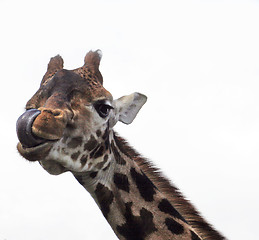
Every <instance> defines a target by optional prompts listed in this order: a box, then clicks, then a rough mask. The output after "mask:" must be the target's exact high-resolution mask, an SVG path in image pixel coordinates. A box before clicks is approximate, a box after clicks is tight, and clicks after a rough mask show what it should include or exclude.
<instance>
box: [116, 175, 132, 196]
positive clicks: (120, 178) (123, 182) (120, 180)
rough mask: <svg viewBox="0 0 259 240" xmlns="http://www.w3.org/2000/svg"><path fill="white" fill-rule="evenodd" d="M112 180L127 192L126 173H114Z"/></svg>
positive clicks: (127, 181)
mask: <svg viewBox="0 0 259 240" xmlns="http://www.w3.org/2000/svg"><path fill="white" fill-rule="evenodd" d="M113 181H114V183H115V185H116V187H117V188H119V189H121V190H123V191H126V192H129V180H128V177H127V176H126V175H124V174H121V173H114V176H113Z"/></svg>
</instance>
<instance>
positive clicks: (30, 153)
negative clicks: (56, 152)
mask: <svg viewBox="0 0 259 240" xmlns="http://www.w3.org/2000/svg"><path fill="white" fill-rule="evenodd" d="M55 142H56V141H47V142H45V143H42V144H40V145H37V146H35V147H25V146H23V145H22V144H21V143H20V142H19V143H18V144H17V150H18V152H19V153H20V154H21V155H22V156H23V157H24V158H25V159H27V160H29V161H32V162H35V161H41V160H44V159H45V158H46V157H47V156H48V154H49V152H50V150H51V148H52V146H53V144H54V143H55Z"/></svg>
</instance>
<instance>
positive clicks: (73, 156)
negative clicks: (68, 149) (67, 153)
mask: <svg viewBox="0 0 259 240" xmlns="http://www.w3.org/2000/svg"><path fill="white" fill-rule="evenodd" d="M79 154H80V152H79V151H78V152H75V153H73V154H72V155H71V158H72V159H73V160H74V161H76V160H77V159H78V156H79Z"/></svg>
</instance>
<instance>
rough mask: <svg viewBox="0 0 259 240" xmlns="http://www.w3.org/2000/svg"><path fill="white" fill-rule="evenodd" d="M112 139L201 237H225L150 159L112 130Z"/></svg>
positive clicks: (216, 238) (220, 238) (208, 238)
mask: <svg viewBox="0 0 259 240" xmlns="http://www.w3.org/2000/svg"><path fill="white" fill-rule="evenodd" d="M114 139H115V141H116V144H117V146H118V147H119V149H120V150H121V152H122V153H123V154H125V155H126V156H128V157H129V158H131V159H132V160H134V161H135V162H136V163H137V165H138V166H139V167H140V169H141V170H142V171H143V172H144V173H145V174H146V175H147V177H148V178H149V179H150V180H151V181H152V182H153V183H154V185H155V186H156V187H157V188H158V190H159V191H160V192H161V193H163V194H164V195H165V196H166V197H167V199H168V200H169V202H171V204H172V205H173V206H174V207H175V208H176V210H177V211H178V212H179V213H180V214H181V215H182V216H183V217H184V219H185V220H186V221H187V222H188V223H189V224H190V225H191V226H192V228H193V229H194V230H195V232H196V233H197V234H198V235H200V236H201V237H202V239H206V240H224V239H226V238H225V237H223V236H222V235H221V234H220V233H219V232H218V231H216V230H215V229H214V228H213V226H212V225H211V224H209V223H208V222H207V221H206V220H205V219H204V218H203V217H202V216H201V214H200V213H199V212H198V211H197V210H196V209H195V207H194V205H193V204H192V203H191V202H190V201H189V200H187V199H186V198H185V197H184V196H183V194H182V193H181V192H180V190H179V189H178V188H177V187H176V186H175V185H174V184H173V183H171V182H170V180H168V179H167V178H166V177H165V176H164V175H163V173H162V172H161V170H160V169H159V168H157V167H156V166H155V165H154V164H153V163H152V162H151V161H150V160H147V159H146V158H143V157H142V156H141V155H140V154H139V153H138V152H137V151H136V150H134V149H133V148H132V147H131V146H130V145H129V144H128V143H127V141H126V140H125V139H123V138H122V137H120V136H119V135H118V134H117V133H116V132H114Z"/></svg>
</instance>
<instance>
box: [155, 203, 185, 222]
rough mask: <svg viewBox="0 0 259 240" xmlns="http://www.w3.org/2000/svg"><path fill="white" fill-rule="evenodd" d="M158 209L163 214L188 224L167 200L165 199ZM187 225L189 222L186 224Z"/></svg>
mask: <svg viewBox="0 0 259 240" xmlns="http://www.w3.org/2000/svg"><path fill="white" fill-rule="evenodd" d="M158 208H159V210H160V211H161V212H164V213H168V214H170V215H171V216H173V217H175V218H179V219H181V220H182V221H184V222H186V220H185V219H184V218H183V217H182V215H181V214H180V213H179V212H178V211H177V210H176V209H175V208H174V207H173V206H172V205H171V203H170V202H169V201H168V200H167V199H163V200H162V201H161V202H160V203H159V204H158ZM186 223H187V222H186Z"/></svg>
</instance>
